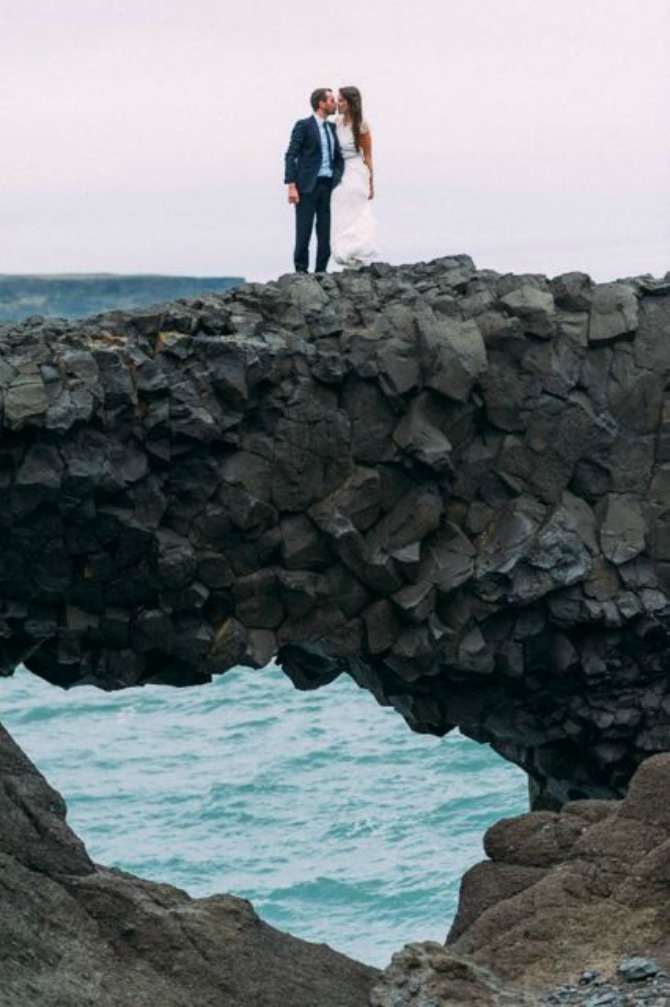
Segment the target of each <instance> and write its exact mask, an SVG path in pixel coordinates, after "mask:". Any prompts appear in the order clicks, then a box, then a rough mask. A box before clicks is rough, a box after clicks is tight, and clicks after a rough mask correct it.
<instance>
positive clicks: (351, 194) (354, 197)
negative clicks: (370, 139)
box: [330, 116, 379, 266]
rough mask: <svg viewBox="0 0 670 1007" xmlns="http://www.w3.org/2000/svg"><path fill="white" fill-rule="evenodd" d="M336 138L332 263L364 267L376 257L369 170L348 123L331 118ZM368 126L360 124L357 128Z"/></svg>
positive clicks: (365, 128)
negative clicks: (339, 161)
mask: <svg viewBox="0 0 670 1007" xmlns="http://www.w3.org/2000/svg"><path fill="white" fill-rule="evenodd" d="M335 128H336V129H337V138H338V140H339V141H340V147H341V148H342V156H343V157H344V175H343V176H342V181H341V182H340V184H339V185H338V186H336V187H335V188H334V189H333V195H332V199H331V204H330V206H331V215H332V216H331V228H330V244H331V251H332V255H333V258H334V259H335V262H338V263H339V264H340V265H341V266H366V265H368V264H369V263H371V262H374V261H375V260H376V259H378V258H379V252H378V251H377V225H376V223H375V218H374V214H373V212H372V200H370V199H368V193H369V189H370V172H369V171H368V168H367V165H366V164H365V161H364V160H363V155H362V153H361V152H360V151H357V150H356V147H355V145H354V134H353V130H352V128H351V126H345V125H344V123H343V121H342V118H341V117H340V116H338V117H337V118H336V119H335ZM368 128H369V127H368V126H367V125H366V124H365V123H363V124H362V126H361V131H362V132H366V131H367V130H368Z"/></svg>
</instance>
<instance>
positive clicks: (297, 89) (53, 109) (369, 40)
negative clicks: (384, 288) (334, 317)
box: [0, 0, 670, 280]
mask: <svg viewBox="0 0 670 1007" xmlns="http://www.w3.org/2000/svg"><path fill="white" fill-rule="evenodd" d="M669 53H670V0H561V2H560V3H557V2H550V0H472V2H471V3H467V2H463V0H351V2H349V3H340V4H318V3H315V2H314V0H284V2H276V3H271V2H269V0H234V2H233V0H227V2H226V0H0V123H1V135H2V153H1V156H0V180H1V184H0V236H1V240H0V272H2V273H26V272H47V273H49V272H60V273H63V272H126V273H127V272H144V273H147V272H151V273H179V274H192V275H211V276H220V275H244V276H246V277H247V278H248V279H261V280H265V279H271V278H274V277H276V276H278V275H280V274H281V273H284V272H287V271H289V270H290V269H291V268H292V267H291V260H292V254H291V253H292V243H293V210H292V209H291V208H290V207H289V206H288V204H287V202H286V193H285V187H284V185H283V157H284V151H285V149H286V144H287V142H288V137H289V134H290V130H291V127H292V125H293V123H294V121H295V120H296V119H297V118H299V117H302V116H305V115H308V114H309V112H310V109H309V103H308V97H309V94H310V92H311V91H312V90H313V88H315V87H321V86H324V87H331V86H332V87H333V88H336V87H337V86H338V85H347V84H354V85H356V86H358V87H359V88H360V89H361V91H362V93H363V99H364V111H365V114H366V117H367V118H368V119H369V121H370V123H371V125H372V130H373V138H374V157H375V181H376V189H377V198H376V199H375V210H376V214H377V218H378V223H379V232H380V245H381V250H382V256H381V257H382V258H383V259H384V260H385V261H388V262H392V263H402V262H414V261H417V260H426V259H430V258H434V257H436V256H441V255H449V254H454V253H458V252H467V253H469V254H470V255H472V256H473V258H474V259H475V262H476V263H477V265H478V266H479V267H481V268H485V267H486V268H493V269H497V270H499V271H500V272H507V271H516V272H518V271H532V272H543V273H547V274H549V275H555V274H556V273H560V272H565V271H568V270H572V269H580V270H584V271H586V272H590V273H591V274H592V275H593V276H594V277H595V278H596V279H598V280H608V279H614V278H616V277H619V276H627V275H634V274H641V273H652V274H654V275H657V276H662V275H664V273H665V272H666V271H667V270H670V213H669V210H670V193H669V170H668V169H669V166H670V114H669V108H670V102H669V98H670V87H669V84H668V74H669V67H670V56H669V55H668V54H669Z"/></svg>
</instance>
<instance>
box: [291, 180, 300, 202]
mask: <svg viewBox="0 0 670 1007" xmlns="http://www.w3.org/2000/svg"><path fill="white" fill-rule="evenodd" d="M288 201H289V203H299V202H300V196H299V195H298V190H297V188H296V185H295V183H294V182H291V183H290V184H289V187H288Z"/></svg>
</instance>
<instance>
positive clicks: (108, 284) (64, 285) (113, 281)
mask: <svg viewBox="0 0 670 1007" xmlns="http://www.w3.org/2000/svg"><path fill="white" fill-rule="evenodd" d="M243 282H244V279H243V277H241V276H206V277H198V276H164V275H152V274H150V273H147V274H137V275H124V274H115V273H79V274H77V273H72V274H62V275H61V274H42V275H40V274H15V275H12V274H7V273H4V274H0V322H20V321H22V320H23V319H25V318H29V317H31V316H32V315H42V316H43V317H46V318H84V317H86V316H87V315H95V314H99V313H100V312H102V311H113V310H117V309H119V310H128V309H131V308H143V307H147V306H148V305H150V304H156V303H158V302H161V301H173V300H175V299H176V298H178V297H194V296H196V295H197V294H202V293H205V292H221V291H222V290H228V289H229V288H230V287H235V286H237V285H238V284H240V283H243Z"/></svg>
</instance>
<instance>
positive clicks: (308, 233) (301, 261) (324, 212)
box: [293, 177, 333, 273]
mask: <svg viewBox="0 0 670 1007" xmlns="http://www.w3.org/2000/svg"><path fill="white" fill-rule="evenodd" d="M332 191H333V180H332V178H323V177H322V178H317V180H316V184H315V186H314V188H313V189H312V191H311V192H301V193H300V202H299V203H296V206H295V252H294V253H293V262H294V265H295V271H296V273H306V272H308V270H309V243H310V240H311V237H312V228H313V227H314V220H315V219H316V272H317V273H325V271H326V266H327V265H328V259H329V258H330V195H331V193H332Z"/></svg>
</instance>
